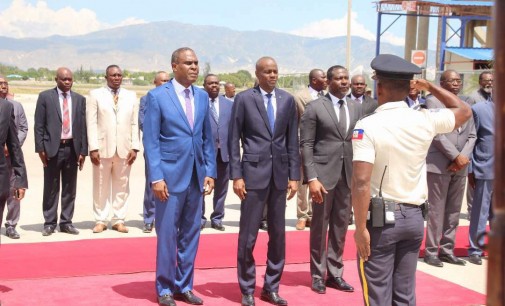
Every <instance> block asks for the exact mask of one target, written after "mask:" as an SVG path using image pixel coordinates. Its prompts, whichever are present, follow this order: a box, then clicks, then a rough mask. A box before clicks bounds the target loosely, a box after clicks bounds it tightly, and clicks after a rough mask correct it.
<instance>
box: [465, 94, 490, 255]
mask: <svg viewBox="0 0 505 306" xmlns="http://www.w3.org/2000/svg"><path fill="white" fill-rule="evenodd" d="M472 111H473V119H474V121H475V130H476V132H477V141H476V142H475V147H474V149H473V154H472V165H471V170H470V171H469V172H470V173H469V174H468V182H469V185H470V186H471V187H472V188H473V189H474V197H473V206H472V211H471V215H470V229H469V242H470V247H469V248H468V261H469V262H471V263H473V264H476V265H481V264H482V249H481V247H480V246H482V245H484V233H485V232H486V223H487V221H488V219H489V211H490V209H491V202H492V198H493V183H494V133H495V124H494V123H495V112H496V111H495V105H494V103H493V102H491V101H483V102H480V103H476V104H474V105H473V106H472Z"/></svg>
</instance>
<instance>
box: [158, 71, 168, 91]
mask: <svg viewBox="0 0 505 306" xmlns="http://www.w3.org/2000/svg"><path fill="white" fill-rule="evenodd" d="M169 80H170V76H169V75H168V73H166V72H165V71H158V72H157V73H156V76H155V77H154V85H155V86H156V87H158V86H160V85H163V84H165V83H166V82H168V81H169Z"/></svg>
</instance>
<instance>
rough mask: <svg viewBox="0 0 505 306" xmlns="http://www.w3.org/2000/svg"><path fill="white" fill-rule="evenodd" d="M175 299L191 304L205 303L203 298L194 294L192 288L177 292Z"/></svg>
mask: <svg viewBox="0 0 505 306" xmlns="http://www.w3.org/2000/svg"><path fill="white" fill-rule="evenodd" d="M174 299H176V300H178V301H184V302H186V303H188V304H191V305H203V301H202V299H201V298H199V297H197V296H196V295H194V294H193V292H192V291H191V290H189V291H186V292H184V293H175V294H174Z"/></svg>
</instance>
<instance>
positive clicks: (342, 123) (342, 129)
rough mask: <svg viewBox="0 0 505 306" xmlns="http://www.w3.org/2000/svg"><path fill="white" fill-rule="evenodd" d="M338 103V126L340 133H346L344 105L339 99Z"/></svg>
mask: <svg viewBox="0 0 505 306" xmlns="http://www.w3.org/2000/svg"><path fill="white" fill-rule="evenodd" d="M338 104H340V109H339V112H338V128H339V129H340V132H341V133H342V135H344V136H345V135H347V118H346V117H345V106H344V100H339V101H338Z"/></svg>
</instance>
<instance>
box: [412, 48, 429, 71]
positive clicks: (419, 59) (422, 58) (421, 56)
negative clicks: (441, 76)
mask: <svg viewBox="0 0 505 306" xmlns="http://www.w3.org/2000/svg"><path fill="white" fill-rule="evenodd" d="M410 62H411V63H412V64H414V65H417V66H419V67H420V68H426V50H412V56H411V58H410Z"/></svg>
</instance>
